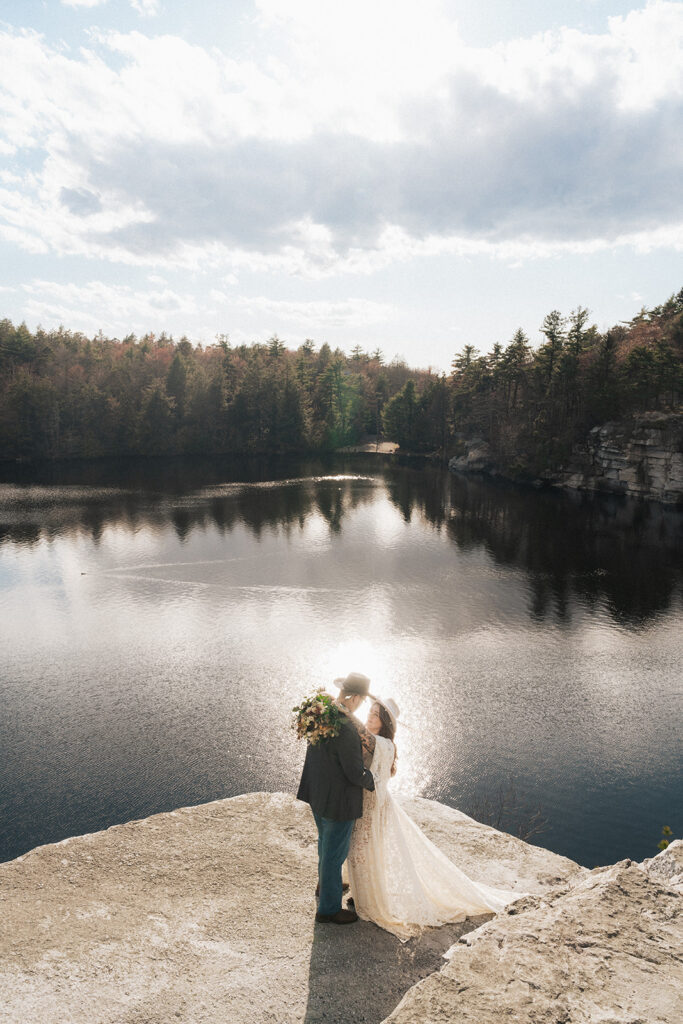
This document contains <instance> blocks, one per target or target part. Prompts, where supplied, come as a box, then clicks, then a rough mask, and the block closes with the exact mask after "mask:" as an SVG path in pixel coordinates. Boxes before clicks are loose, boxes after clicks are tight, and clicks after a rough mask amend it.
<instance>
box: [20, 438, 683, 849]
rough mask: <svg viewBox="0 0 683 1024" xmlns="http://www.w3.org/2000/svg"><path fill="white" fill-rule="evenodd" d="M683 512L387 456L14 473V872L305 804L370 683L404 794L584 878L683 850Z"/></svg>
mask: <svg viewBox="0 0 683 1024" xmlns="http://www.w3.org/2000/svg"><path fill="white" fill-rule="evenodd" d="M682 524H683V514H681V513H680V512H677V511H675V510H667V509H664V508H663V507H662V506H660V505H657V504H646V503H639V502H634V501H628V500H625V499H624V500H620V499H616V498H613V499H607V498H595V497H589V496H581V495H576V494H574V495H569V494H565V493H557V492H546V491H538V492H537V491H534V490H531V489H529V490H525V489H522V488H518V487H514V486H512V485H507V486H506V485H503V484H501V483H497V482H495V481H490V480H488V481H487V480H480V479H473V478H470V479H466V478H463V477H456V476H453V475H452V474H449V473H447V472H443V471H441V470H439V469H437V468H434V467H431V466H426V467H420V466H417V465H415V464H410V465H401V464H399V463H398V462H396V461H395V460H392V459H391V458H388V459H384V458H382V457H380V456H377V457H372V456H355V457H346V458H345V459H344V458H341V457H335V458H331V459H329V460H326V461H320V462H310V461H309V462H300V461H299V462H297V461H290V462H284V461H278V462H274V463H273V462H271V463H242V464H235V463H234V462H229V461H227V460H225V461H221V460H210V461H204V460H202V459H195V460H171V461H163V460H160V461H148V462H144V461H140V462H126V463H116V462H110V463H109V462H103V463H90V464H87V463H86V464H72V465H67V466H45V467H40V466H38V467H11V468H8V467H5V469H4V470H3V471H2V476H0V651H1V652H2V655H1V662H0V665H1V667H0V701H1V703H0V749H1V751H2V757H1V759H0V813H1V815H2V823H3V825H2V835H1V839H0V859H2V860H6V859H9V858H13V857H16V856H18V855H19V854H21V853H24V852H25V851H27V850H29V849H31V848H33V847H34V846H37V845H39V844H42V843H47V842H54V841H56V840H59V839H62V838H64V837H66V836H69V835H75V834H82V833H85V832H93V831H96V830H99V829H102V828H106V827H107V826H109V825H112V824H115V823H118V822H123V821H127V820H130V819H133V818H141V817H145V816H147V815H149V814H153V813H155V812H158V811H165V810H171V809H173V808H175V807H178V806H185V805H190V804H197V803H202V802H204V801H208V800H214V799H217V798H221V797H229V796H233V795H235V794H238V793H242V792H246V791H250V790H288V791H292V790H295V787H296V785H297V782H298V777H299V773H300V768H301V764H302V761H303V756H304V750H303V748H302V746H301V744H300V743H298V742H297V741H296V739H295V737H294V734H293V732H292V730H291V728H290V717H291V715H290V712H291V708H292V706H293V705H294V704H296V703H297V702H298V700H299V699H300V697H302V696H303V695H304V694H305V693H306V692H308V691H309V690H310V689H311V688H312V687H313V686H315V685H318V684H325V685H328V686H329V685H331V683H332V680H333V679H334V678H335V677H336V676H341V675H345V674H346V673H347V672H348V671H351V670H356V671H361V672H365V673H366V674H367V675H369V676H370V677H371V679H372V684H373V689H374V690H375V691H376V692H378V693H380V694H382V695H384V696H391V697H394V698H395V700H396V701H397V702H398V704H399V706H400V708H401V722H402V723H404V724H402V725H401V727H400V729H399V732H398V734H397V746H398V754H399V761H398V765H399V771H398V775H397V777H396V780H395V782H394V785H395V787H396V789H397V790H398V791H399V792H401V791H402V792H406V793H416V794H419V795H422V796H425V797H430V798H433V799H437V800H441V801H443V802H445V803H447V804H450V805H451V806H454V807H458V808H460V809H461V810H463V811H465V812H466V813H469V814H472V815H473V816H475V817H482V818H487V819H488V820H490V821H494V822H498V823H499V824H500V825H501V826H502V827H504V828H506V829H507V830H509V831H513V832H515V831H517V830H518V829H521V830H522V832H527V833H528V832H529V830H530V829H531V828H532V827H533V824H534V822H535V823H536V824H538V823H541V824H544V825H545V828H544V830H543V831H542V832H538V833H533V832H532V834H531V841H532V842H535V843H538V844H539V845H541V846H546V847H548V848H549V849H551V850H554V851H556V852H558V853H562V854H565V855H566V856H569V857H572V858H573V859H574V860H577V861H579V862H580V863H582V864H585V865H587V866H588V867H593V866H595V865H596V864H605V863H611V862H614V861H616V860H618V859H621V858H624V857H632V858H634V859H642V858H643V857H646V856H652V855H654V854H655V853H656V852H657V843H658V841H659V840H660V838H661V834H662V832H661V830H662V827H663V826H664V825H669V826H671V828H672V829H673V830H674V833H675V835H676V836H677V837H680V836H681V834H682V832H683V814H682V807H681V793H682V792H683V785H682V783H683V767H682V765H683V757H682V756H681V755H682V753H683V745H682V742H681V729H680V724H681V709H682V708H683V679H682V677H681V665H682V664H683V657H682V656H683V642H682V637H683V630H682V628H681V627H682V623H683V600H682V597H683V588H682V586H681V583H682V580H683V571H682V569H683V565H682V561H681V527H682Z"/></svg>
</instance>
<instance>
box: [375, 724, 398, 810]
mask: <svg viewBox="0 0 683 1024" xmlns="http://www.w3.org/2000/svg"><path fill="white" fill-rule="evenodd" d="M376 740H377V742H376V743H375V753H374V756H373V758H372V764H371V766H370V771H371V772H372V774H373V776H374V779H375V793H376V794H377V802H378V804H379V806H380V807H381V806H382V805H383V804H384V801H385V800H386V798H387V786H388V785H389V779H390V778H391V766H392V764H393V763H394V744H393V743H392V742H391V740H388V739H386V738H385V737H384V736H377V737H376Z"/></svg>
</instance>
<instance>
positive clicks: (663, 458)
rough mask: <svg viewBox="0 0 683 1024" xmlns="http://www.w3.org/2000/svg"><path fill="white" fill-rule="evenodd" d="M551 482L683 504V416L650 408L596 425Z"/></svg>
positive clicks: (582, 488) (563, 485) (580, 488)
mask: <svg viewBox="0 0 683 1024" xmlns="http://www.w3.org/2000/svg"><path fill="white" fill-rule="evenodd" d="M552 482H553V483H556V484H559V485H560V486H562V487H574V488H577V489H579V490H589V491H611V492H616V493H621V494H632V495H635V496H637V497H643V498H652V499H654V500H656V501H662V502H665V503H666V504H681V503H683V415H680V414H670V415H667V414H665V413H647V414H644V415H642V416H639V417H637V418H635V419H633V420H629V421H625V422H620V423H605V424H603V426H601V427H594V428H593V429H592V430H591V432H590V435H589V437H588V440H587V442H586V443H585V444H584V445H580V446H578V447H577V448H576V449H575V450H574V452H573V454H572V458H571V460H570V463H569V465H568V466H567V468H566V470H565V471H564V472H562V473H559V474H558V475H557V476H556V477H554V478H552Z"/></svg>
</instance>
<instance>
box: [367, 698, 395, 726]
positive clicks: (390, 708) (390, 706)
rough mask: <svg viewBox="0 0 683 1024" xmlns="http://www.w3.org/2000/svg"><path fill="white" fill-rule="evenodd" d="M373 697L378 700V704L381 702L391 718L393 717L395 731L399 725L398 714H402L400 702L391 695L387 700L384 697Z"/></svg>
mask: <svg viewBox="0 0 683 1024" xmlns="http://www.w3.org/2000/svg"><path fill="white" fill-rule="evenodd" d="M372 699H373V700H374V701H376V702H377V703H378V704H381V705H382V707H383V708H384V710H385V711H386V712H387V714H388V715H389V718H390V719H391V724H392V725H393V727H394V732H395V731H396V726H397V725H398V716H399V714H400V711H399V710H398V704H397V703H396V701H395V700H392V698H391V697H387V698H386V700H385V699H384V698H383V697H373V698H372Z"/></svg>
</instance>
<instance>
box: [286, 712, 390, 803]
mask: <svg viewBox="0 0 683 1024" xmlns="http://www.w3.org/2000/svg"><path fill="white" fill-rule="evenodd" d="M306 746H307V750H306V760H305V761H304V770H303V772H302V773H301V782H300V783H299V792H298V793H297V799H298V800H305V801H306V803H308V804H310V805H311V810H312V811H313V812H314V813H315V814H319V815H320V816H321V817H322V818H331V819H332V821H351V820H352V819H353V818H361V817H362V816H363V789H374V788H375V780H374V778H373V776H372V772H370V771H368V769H367V768H364V767H363V748H362V746H361V742H360V736H359V735H358V733H357V732H356V729H355V727H354V725H353V723H352V722H350V721H349V720H348V719H344V720H343V721H342V723H341V732H340V733H339V735H338V736H335V737H334V738H333V739H329V740H325V741H324V742H323V743H320V744H318V745H317V746H313V745H312V744H310V743H308V744H306Z"/></svg>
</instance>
